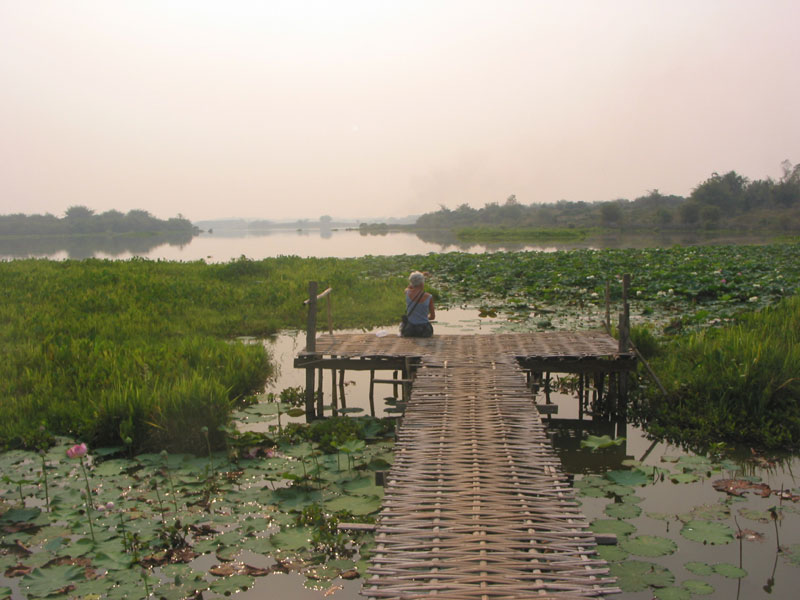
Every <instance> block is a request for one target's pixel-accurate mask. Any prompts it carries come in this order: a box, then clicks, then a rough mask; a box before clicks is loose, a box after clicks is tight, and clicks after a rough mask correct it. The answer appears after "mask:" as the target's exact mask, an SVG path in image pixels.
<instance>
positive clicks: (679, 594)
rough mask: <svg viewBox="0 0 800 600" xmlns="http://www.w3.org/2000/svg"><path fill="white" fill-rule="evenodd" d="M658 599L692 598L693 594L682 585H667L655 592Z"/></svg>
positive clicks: (689, 599) (676, 599)
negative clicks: (681, 586)
mask: <svg viewBox="0 0 800 600" xmlns="http://www.w3.org/2000/svg"><path fill="white" fill-rule="evenodd" d="M653 595H654V596H655V597H656V598H658V600H691V598H692V594H691V592H689V591H688V590H685V589H684V588H680V587H665V588H661V589H658V590H656V591H655V592H653Z"/></svg>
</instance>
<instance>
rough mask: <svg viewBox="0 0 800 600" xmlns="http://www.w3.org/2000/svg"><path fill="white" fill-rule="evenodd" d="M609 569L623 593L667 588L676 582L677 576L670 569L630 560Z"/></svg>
mask: <svg viewBox="0 0 800 600" xmlns="http://www.w3.org/2000/svg"><path fill="white" fill-rule="evenodd" d="M609 568H610V571H611V575H613V576H614V577H616V578H617V582H618V583H619V587H620V589H622V591H623V592H640V591H642V590H646V589H647V588H649V587H656V588H661V587H667V586H669V585H672V584H673V583H674V582H675V576H674V575H673V574H672V573H671V572H670V570H669V569H666V568H664V567H662V566H660V565H657V564H655V563H651V562H645V561H640V560H628V561H625V562H622V563H613V564H611V565H610V566H609Z"/></svg>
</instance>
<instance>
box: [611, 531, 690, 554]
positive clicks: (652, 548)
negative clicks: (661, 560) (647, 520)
mask: <svg viewBox="0 0 800 600" xmlns="http://www.w3.org/2000/svg"><path fill="white" fill-rule="evenodd" d="M620 546H621V547H622V549H623V550H625V551H626V552H630V553H631V554H635V555H636V556H646V557H650V558H654V557H656V556H667V555H668V554H672V553H673V552H675V550H677V549H678V546H677V544H676V543H675V542H673V541H672V540H671V539H669V538H665V537H660V536H657V535H640V536H636V537H630V538H625V539H623V540H621V541H620Z"/></svg>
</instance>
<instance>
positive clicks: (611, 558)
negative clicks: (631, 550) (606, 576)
mask: <svg viewBox="0 0 800 600" xmlns="http://www.w3.org/2000/svg"><path fill="white" fill-rule="evenodd" d="M597 556H598V557H600V558H602V559H603V560H607V561H608V562H616V561H620V560H625V559H626V558H628V556H630V554H628V553H627V552H625V550H623V549H622V548H620V547H619V546H598V547H597Z"/></svg>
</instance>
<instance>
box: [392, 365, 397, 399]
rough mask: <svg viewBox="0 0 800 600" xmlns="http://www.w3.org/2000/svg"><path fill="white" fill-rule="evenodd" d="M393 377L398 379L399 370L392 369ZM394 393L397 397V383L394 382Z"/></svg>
mask: <svg viewBox="0 0 800 600" xmlns="http://www.w3.org/2000/svg"><path fill="white" fill-rule="evenodd" d="M392 379H397V370H394V371H392ZM392 395H393V396H394V397H395V398H397V384H396V383H393V384H392Z"/></svg>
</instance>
